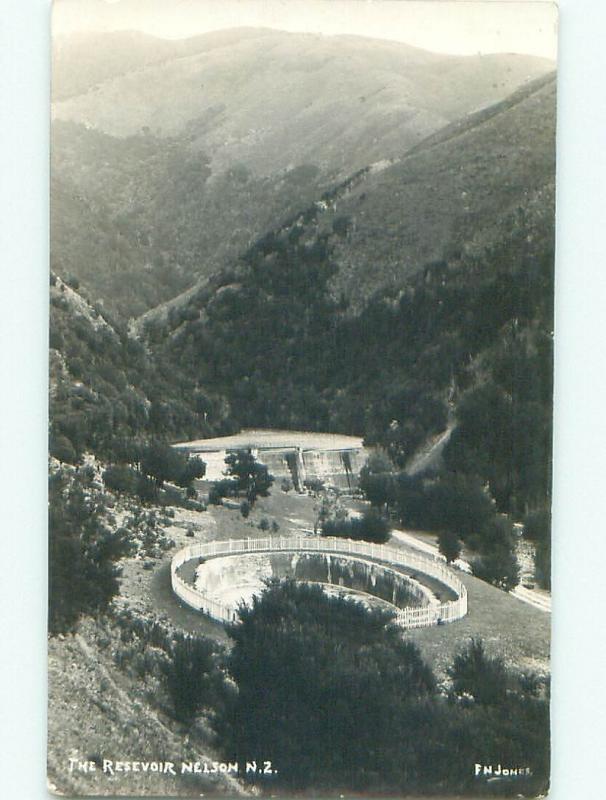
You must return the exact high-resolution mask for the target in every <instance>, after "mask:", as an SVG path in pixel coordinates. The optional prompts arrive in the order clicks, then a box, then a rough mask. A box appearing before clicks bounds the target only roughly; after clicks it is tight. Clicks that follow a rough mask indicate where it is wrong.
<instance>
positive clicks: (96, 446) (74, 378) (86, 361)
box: [50, 274, 229, 462]
mask: <svg viewBox="0 0 606 800" xmlns="http://www.w3.org/2000/svg"><path fill="white" fill-rule="evenodd" d="M228 414H229V407H228V406H227V405H226V403H225V401H223V400H222V399H221V398H216V397H213V396H212V394H208V393H205V392H204V391H203V389H202V387H201V385H200V383H199V382H198V381H197V380H196V379H195V378H194V379H193V380H192V379H191V378H190V377H189V376H187V375H186V374H185V373H183V374H179V373H176V372H175V371H174V367H173V365H172V364H170V363H167V362H166V361H164V360H163V359H162V357H161V355H159V354H152V353H150V352H149V351H148V350H147V349H146V348H145V347H144V346H143V345H142V343H141V342H139V341H137V340H136V339H135V338H133V337H132V336H130V335H129V334H128V333H127V332H126V330H124V329H123V328H122V327H121V326H120V325H119V324H118V323H116V322H115V321H113V320H111V318H110V317H109V316H108V315H107V312H105V311H103V309H102V308H100V307H99V305H97V304H93V303H91V302H90V301H89V300H88V299H87V298H86V297H85V296H84V295H83V294H82V293H81V291H78V286H77V284H72V285H71V286H70V285H68V284H66V283H65V282H64V281H62V280H61V278H59V277H58V276H56V275H54V274H51V287H50V439H51V447H50V449H51V454H53V455H57V457H58V458H60V459H61V460H64V461H68V462H74V461H75V460H76V459H77V458H78V456H80V455H81V454H82V453H83V452H85V451H88V452H93V453H96V454H98V455H101V456H103V457H107V456H115V455H116V453H117V452H118V451H120V449H124V447H125V446H126V447H128V446H129V443H133V442H136V441H140V442H142V441H145V440H148V439H150V438H155V439H160V440H165V439H167V438H182V437H192V436H196V435H197V436H199V435H201V433H204V434H211V433H214V432H215V431H216V432H219V431H221V430H223V428H224V423H225V418H226V416H227V415H228ZM209 420H211V421H212V422H211V421H209Z"/></svg>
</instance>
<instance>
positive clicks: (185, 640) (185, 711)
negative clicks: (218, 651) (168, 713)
mask: <svg viewBox="0 0 606 800" xmlns="http://www.w3.org/2000/svg"><path fill="white" fill-rule="evenodd" d="M165 678H166V686H167V688H168V692H169V694H170V696H171V699H172V703H173V709H174V714H175V717H176V718H177V719H178V720H179V721H180V722H185V723H191V722H192V721H193V719H194V718H195V716H196V715H197V714H198V713H199V712H200V710H201V709H202V708H204V707H210V706H212V705H213V703H214V702H215V699H216V695H217V687H218V686H219V685H220V682H221V673H220V671H219V669H218V668H217V666H216V663H215V646H214V644H213V642H212V640H210V639H205V638H200V637H195V636H187V635H185V636H180V637H179V638H178V639H177V640H176V641H175V643H174V645H173V648H172V651H171V653H170V657H169V661H168V663H167V664H166V665H165Z"/></svg>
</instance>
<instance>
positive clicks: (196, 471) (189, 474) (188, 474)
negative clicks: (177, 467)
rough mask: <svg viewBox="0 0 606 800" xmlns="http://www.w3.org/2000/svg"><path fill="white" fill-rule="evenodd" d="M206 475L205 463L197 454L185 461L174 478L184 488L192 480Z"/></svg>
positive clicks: (189, 484)
mask: <svg viewBox="0 0 606 800" xmlns="http://www.w3.org/2000/svg"><path fill="white" fill-rule="evenodd" d="M205 475H206V463H205V462H204V461H202V459H201V458H198V456H191V457H190V458H188V459H187V461H186V462H185V465H184V466H183V470H182V472H181V474H180V475H179V477H178V478H177V480H176V483H177V484H178V485H179V486H183V487H185V488H187V487H189V486H191V484H192V482H193V481H194V480H196V479H198V478H203V477H204V476H205Z"/></svg>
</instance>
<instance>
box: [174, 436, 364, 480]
mask: <svg viewBox="0 0 606 800" xmlns="http://www.w3.org/2000/svg"><path fill="white" fill-rule="evenodd" d="M174 447H175V448H177V449H180V450H182V451H184V452H186V453H188V454H189V455H192V456H193V455H195V456H198V457H200V458H201V459H202V460H203V461H204V462H206V475H205V478H206V480H209V481H217V480H221V478H223V477H224V472H225V468H226V467H225V457H226V456H227V455H228V454H229V453H233V452H238V451H239V450H246V451H250V452H251V453H252V454H253V455H254V456H255V458H256V459H257V460H258V461H260V462H261V463H262V464H265V466H266V467H267V469H268V470H269V472H270V474H272V475H273V476H274V478H275V479H276V480H277V481H280V480H283V479H288V480H290V481H292V484H293V486H294V487H295V488H296V489H297V491H304V490H305V482H306V481H318V480H320V481H323V482H324V484H325V485H326V486H334V487H337V488H339V489H342V490H345V491H348V490H352V489H355V488H356V486H357V484H358V480H359V476H360V470H361V469H362V467H363V466H364V464H365V463H366V459H367V458H368V453H369V451H368V450H367V449H366V448H365V447H364V446H363V444H362V439H361V438H359V437H355V436H342V435H339V434H324V433H313V432H300V431H299V432H297V431H242V432H241V433H239V434H235V435H233V436H225V437H219V438H217V439H201V440H198V441H194V442H183V443H180V444H176V445H174Z"/></svg>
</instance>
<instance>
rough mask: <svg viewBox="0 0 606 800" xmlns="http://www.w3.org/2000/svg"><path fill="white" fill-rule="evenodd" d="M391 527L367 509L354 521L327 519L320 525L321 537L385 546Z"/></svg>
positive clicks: (378, 515) (377, 513) (383, 519)
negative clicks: (338, 537)
mask: <svg viewBox="0 0 606 800" xmlns="http://www.w3.org/2000/svg"><path fill="white" fill-rule="evenodd" d="M390 531H391V526H390V524H389V522H388V520H387V519H386V518H385V517H384V516H382V515H381V514H380V513H379V512H378V511H376V509H373V508H371V509H369V510H368V511H366V512H365V514H364V516H362V517H357V518H354V519H327V520H326V521H325V522H323V523H322V535H323V536H342V537H343V538H345V539H357V540H360V539H362V540H365V541H367V542H374V543H375V544H385V542H387V541H388V540H389V536H390Z"/></svg>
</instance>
